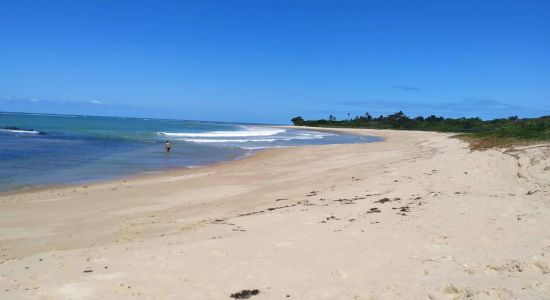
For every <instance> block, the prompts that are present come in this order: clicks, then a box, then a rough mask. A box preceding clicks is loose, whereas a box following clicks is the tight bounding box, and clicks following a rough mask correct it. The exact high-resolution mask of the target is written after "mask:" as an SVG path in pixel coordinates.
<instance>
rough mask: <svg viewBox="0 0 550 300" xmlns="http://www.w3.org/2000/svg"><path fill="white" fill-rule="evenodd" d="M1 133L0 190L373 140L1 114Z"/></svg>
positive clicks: (234, 126) (235, 126)
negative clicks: (169, 147)
mask: <svg viewBox="0 0 550 300" xmlns="http://www.w3.org/2000/svg"><path fill="white" fill-rule="evenodd" d="M6 127H17V128H18V129H0V191H7V190H13V189H20V188H24V187H30V186H43V185H51V184H67V183H80V182H92V181H97V180H104V179H110V178H117V177H122V176H126V175H130V174H137V173H143V172H151V171H160V170H166V169H170V168H181V167H194V166H203V165H207V164H212V163H215V162H220V161H226V160H233V159H237V158H239V157H244V156H246V155H248V154H251V153H253V152H254V151H257V150H258V149H264V148H272V147H289V146H300V145H317V144H340V143H365V142H373V141H378V140H379V139H378V138H375V137H365V136H355V135H348V134H336V133H325V132H322V133H321V132H314V131H306V130H294V129H279V128H273V127H269V126H265V125H254V124H239V123H221V122H204V121H184V120H162V119H143V118H113V117H91V116H67V115H40V114H20V113H0V128H6ZM20 129H23V130H20ZM166 140H170V142H171V144H172V151H171V153H170V154H167V153H165V151H164V143H165V141H166Z"/></svg>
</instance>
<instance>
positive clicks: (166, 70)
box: [0, 0, 550, 123]
mask: <svg viewBox="0 0 550 300" xmlns="http://www.w3.org/2000/svg"><path fill="white" fill-rule="evenodd" d="M0 12H1V14H0V15H1V17H0V111H20V112H40V113H63V114H87V115H116V116H137V117H157V118H176V119H188V120H216V121H243V122H260V123H289V120H290V118H292V117H295V116H298V115H300V116H302V117H304V118H305V119H318V118H327V117H328V115H329V114H333V115H335V116H336V117H337V118H346V117H347V114H348V113H350V114H351V115H362V114H364V113H365V112H370V113H371V114H372V115H379V114H384V115H386V114H390V113H393V112H396V111H399V110H402V111H404V112H405V113H406V114H407V115H410V116H417V115H425V116H426V115H431V114H436V115H442V116H446V117H462V116H465V117H471V116H479V117H482V118H484V119H489V118H497V117H506V116H511V115H518V116H520V117H535V116H541V115H550V1H545V0H541V1H530V0H521V1H507V0H499V1H490V0H487V1H479V0H476V1H469V0H457V1H451V0H448V1H446V0H437V1H429V0H424V1H415V0H402V1H396V0H370V1H369V0H364V1H347V0H337V1H323V0H316V1H298V0H295V1H283V0H281V1H270V0H251V1H228V0H223V1H208V0H201V1H136V0H134V1H123V0H118V1H110V0H94V1H84V0H81V1H73V0H70V1H56V0H48V1H46V0H44V1H40V0H34V1H26V0H16V1H7V0H0Z"/></svg>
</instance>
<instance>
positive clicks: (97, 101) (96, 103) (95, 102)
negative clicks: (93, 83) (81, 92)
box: [90, 100, 103, 105]
mask: <svg viewBox="0 0 550 300" xmlns="http://www.w3.org/2000/svg"><path fill="white" fill-rule="evenodd" d="M90 103H91V104H94V105H103V102H101V101H99V100H92V101H90Z"/></svg>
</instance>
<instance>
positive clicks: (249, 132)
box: [158, 127, 286, 138]
mask: <svg viewBox="0 0 550 300" xmlns="http://www.w3.org/2000/svg"><path fill="white" fill-rule="evenodd" d="M245 128H246V130H236V131H209V132H158V134H160V135H163V136H171V137H198V138H220V137H225V138H231V137H253V136H271V135H276V134H279V133H283V132H286V130H284V129H278V128H247V127H245Z"/></svg>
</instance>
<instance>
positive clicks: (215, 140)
mask: <svg viewBox="0 0 550 300" xmlns="http://www.w3.org/2000/svg"><path fill="white" fill-rule="evenodd" d="M177 140H178V141H186V142H192V143H248V142H274V141H276V140H277V139H177Z"/></svg>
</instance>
